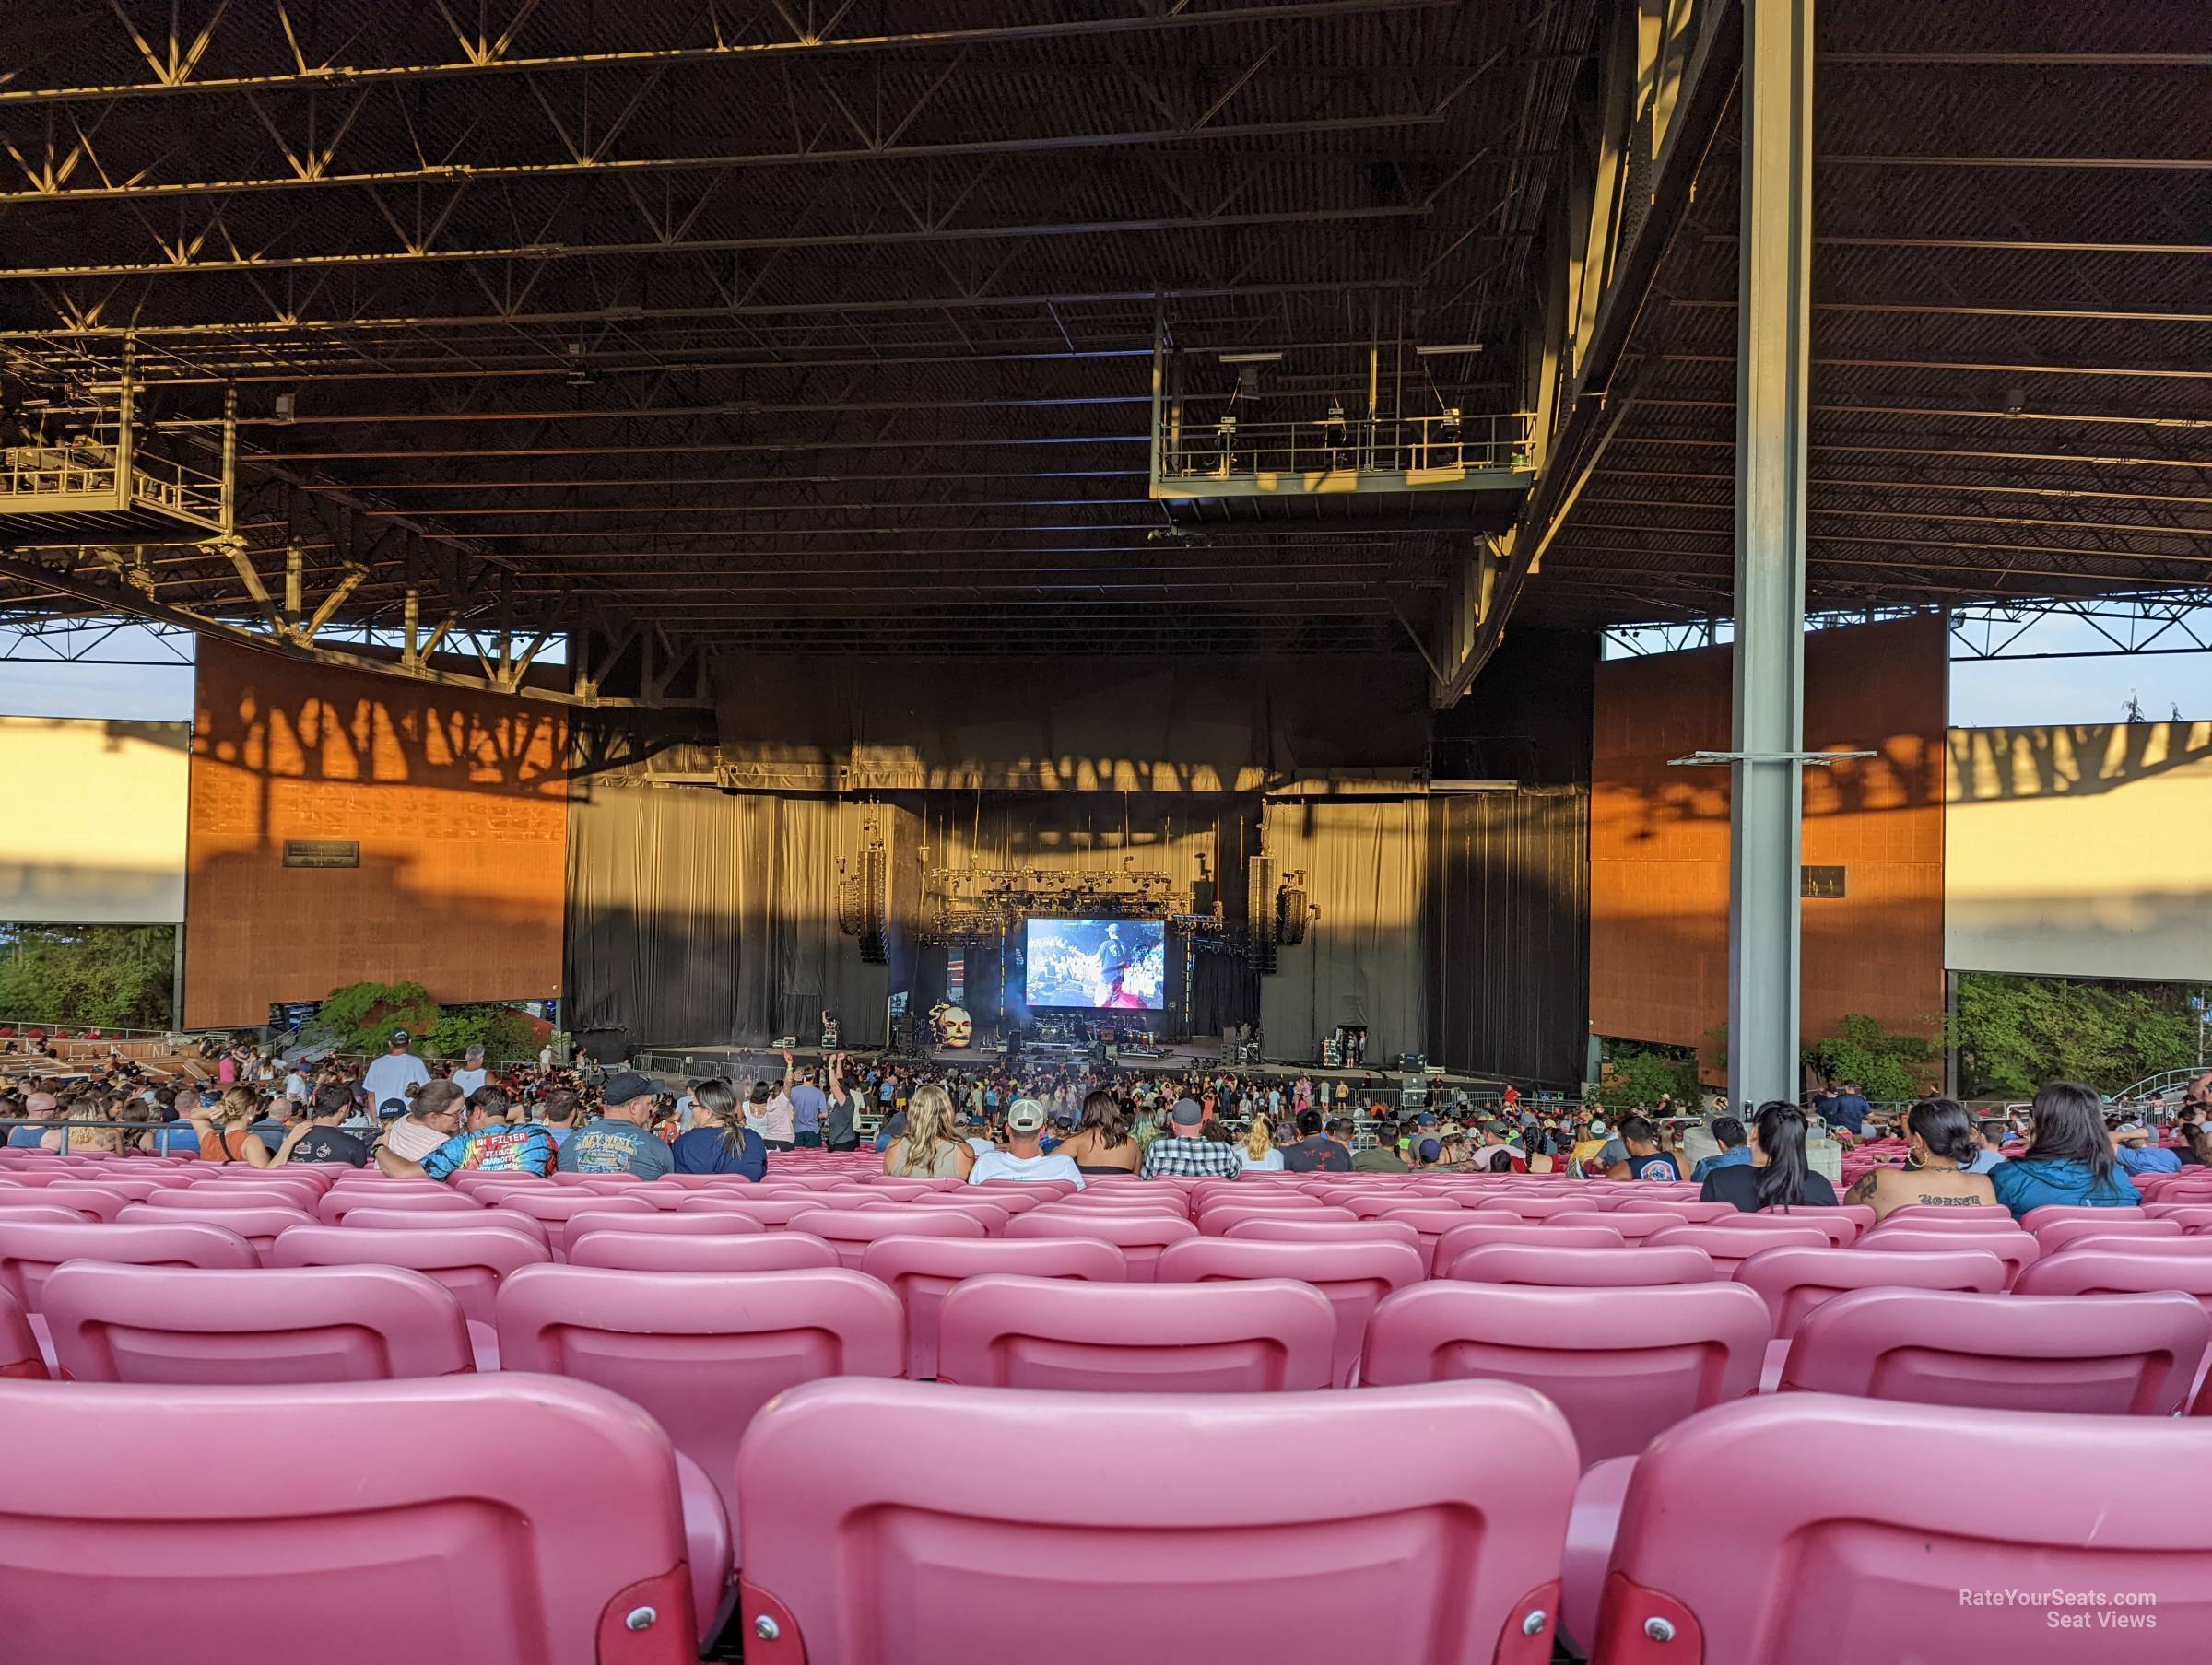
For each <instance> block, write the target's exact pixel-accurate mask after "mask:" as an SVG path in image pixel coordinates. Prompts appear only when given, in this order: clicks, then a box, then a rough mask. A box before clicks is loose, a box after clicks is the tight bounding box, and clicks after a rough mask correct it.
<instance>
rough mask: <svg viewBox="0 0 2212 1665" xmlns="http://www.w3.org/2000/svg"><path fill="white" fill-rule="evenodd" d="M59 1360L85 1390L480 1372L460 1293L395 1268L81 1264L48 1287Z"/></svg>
mask: <svg viewBox="0 0 2212 1665" xmlns="http://www.w3.org/2000/svg"><path fill="white" fill-rule="evenodd" d="M45 1300H46V1324H47V1329H48V1331H49V1332H50V1333H51V1334H52V1336H53V1356H54V1361H55V1363H57V1364H58V1365H60V1366H61V1367H62V1369H63V1370H64V1371H65V1372H66V1373H67V1374H68V1375H69V1376H70V1377H71V1378H74V1379H76V1380H77V1381H87V1382H173V1383H183V1384H190V1383H199V1384H214V1383H219V1382H244V1383H260V1384H276V1383H281V1382H363V1381H382V1380H387V1379H390V1378H397V1377H408V1376H450V1375H453V1374H455V1373H457V1372H459V1371H463V1370H473V1369H474V1368H476V1366H475V1363H474V1361H473V1357H472V1355H471V1354H470V1351H469V1343H468V1326H467V1324H466V1323H465V1321H464V1320H463V1319H462V1316H461V1307H460V1305H459V1303H457V1302H456V1301H455V1300H454V1299H453V1296H452V1294H451V1293H450V1292H449V1291H447V1290H445V1289H443V1288H441V1287H440V1286H439V1285H438V1284H434V1283H432V1282H431V1281H430V1280H429V1278H426V1277H424V1276H423V1275H422V1273H420V1272H407V1271H404V1270H402V1269H401V1268H399V1267H395V1266H317V1267H308V1268H303V1269H300V1270H298V1271H290V1272H204V1271H200V1270H197V1269H193V1268H180V1267H174V1266H117V1265H112V1264H107V1263H104V1262H101V1261H97V1260H77V1261H73V1262H72V1263H70V1264H69V1265H66V1266H63V1267H59V1268H57V1269H56V1270H55V1271H54V1272H53V1275H52V1276H51V1277H49V1278H48V1279H47V1280H46V1295H45Z"/></svg>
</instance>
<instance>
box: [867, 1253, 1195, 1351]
mask: <svg viewBox="0 0 2212 1665" xmlns="http://www.w3.org/2000/svg"><path fill="white" fill-rule="evenodd" d="M1179 1247H1181V1246H1179ZM860 1270H861V1271H862V1272H865V1274H866V1275H867V1276H869V1277H871V1278H875V1279H877V1280H878V1281H879V1282H881V1283H882V1284H885V1285H886V1286H887V1287H888V1288H889V1290H890V1291H891V1293H892V1294H893V1295H896V1296H898V1297H899V1304H900V1306H901V1307H904V1308H905V1310H906V1374H907V1375H908V1376H910V1377H912V1378H914V1379H916V1380H921V1379H924V1378H928V1377H933V1376H935V1375H936V1373H937V1307H938V1306H939V1305H940V1304H941V1303H942V1302H943V1301H944V1299H945V1294H946V1292H947V1290H949V1289H951V1288H952V1287H953V1285H954V1284H958V1283H959V1282H960V1281H961V1280H962V1279H963V1278H973V1277H982V1275H983V1274H985V1273H986V1272H1016V1273H1018V1274H1019V1275H1021V1276H1023V1277H1030V1278H1083V1279H1087V1280H1088V1281H1090V1282H1093V1283H1103V1284H1119V1283H1122V1282H1124V1281H1125V1279H1126V1278H1127V1275H1128V1263H1127V1262H1126V1261H1125V1260H1124V1259H1123V1258H1122V1251H1121V1250H1120V1249H1116V1248H1115V1247H1114V1246H1113V1245H1112V1244H1111V1243H1100V1242H1099V1241H1097V1240H1095V1239H1093V1238H1088V1237H1059V1238H1054V1237H1042V1238H1039V1239H1037V1240H1035V1241H1032V1242H1020V1243H1007V1242H982V1243H978V1242H975V1241H973V1240H971V1239H970V1238H966V1237H879V1238H877V1240H876V1241H875V1242H873V1243H871V1244H869V1245H868V1246H867V1249H865V1251H864V1252H863V1253H862V1255H861V1259H860Z"/></svg>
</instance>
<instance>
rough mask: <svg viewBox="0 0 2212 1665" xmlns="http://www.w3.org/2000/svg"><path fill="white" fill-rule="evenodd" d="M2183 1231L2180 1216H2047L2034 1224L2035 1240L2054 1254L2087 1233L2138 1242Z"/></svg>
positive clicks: (2112, 1211) (2110, 1210)
mask: <svg viewBox="0 0 2212 1665" xmlns="http://www.w3.org/2000/svg"><path fill="white" fill-rule="evenodd" d="M2037 1212H2041V1211H2040V1210H2039V1211H2037ZM2088 1212H2089V1213H2091V1214H2121V1213H2123V1212H2124V1211H2123V1210H2121V1209H2117V1208H2097V1209H2091V1210H2089V1211H2088ZM2183 1235H2184V1233H2183V1230H2182V1223H2181V1222H2180V1221H2179V1220H2148V1219H2139V1220H2077V1219H2066V1220H2046V1221H2044V1222H2043V1223H2042V1224H2041V1225H2038V1226H2037V1227H2036V1228H2035V1240H2036V1243H2037V1244H2038V1245H2039V1246H2040V1247H2041V1249H2042V1251H2043V1253H2045V1254H2047V1255H2054V1254H2056V1253H2058V1251H2059V1250H2060V1249H2065V1248H2067V1247H2068V1246H2069V1245H2072V1244H2075V1243H2079V1242H2081V1241H2083V1240H2084V1239H2086V1238H2089V1237H2100V1238H2105V1237H2110V1238H2117V1239H2120V1240H2123V1241H2126V1242H2130V1243H2140V1242H2143V1241H2144V1240H2146V1239H2147V1238H2160V1237H2162V1238H2166V1239H2168V1240H2172V1239H2176V1238H2179V1237H2183Z"/></svg>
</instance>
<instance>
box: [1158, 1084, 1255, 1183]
mask: <svg viewBox="0 0 2212 1665" xmlns="http://www.w3.org/2000/svg"><path fill="white" fill-rule="evenodd" d="M1205 1125H1206V1107H1205V1106H1203V1105H1201V1104H1200V1103H1199V1102H1198V1101H1197V1100H1196V1099H1195V1098H1178V1099H1177V1100H1176V1101H1175V1108H1174V1109H1173V1110H1171V1112H1169V1115H1168V1131H1167V1132H1166V1133H1164V1134H1163V1135H1161V1136H1160V1137H1159V1138H1158V1139H1155V1140H1154V1141H1153V1142H1152V1145H1151V1148H1150V1149H1149V1150H1147V1151H1146V1152H1145V1166H1144V1167H1143V1169H1142V1170H1141V1171H1142V1173H1143V1176H1144V1178H1147V1179H1157V1178H1159V1177H1160V1176H1161V1175H1162V1174H1172V1175H1174V1176H1176V1177H1177V1178H1198V1179H1204V1178H1214V1179H1234V1178H1239V1177H1240V1176H1241V1175H1242V1173H1243V1172H1244V1164H1243V1161H1242V1160H1241V1158H1240V1157H1239V1155H1238V1154H1237V1147H1236V1146H1235V1145H1233V1144H1216V1143H1214V1142H1213V1141H1212V1140H1210V1139H1201V1138H1200V1137H1199V1136H1198V1131H1199V1129H1201V1128H1203V1127H1204V1126H1205Z"/></svg>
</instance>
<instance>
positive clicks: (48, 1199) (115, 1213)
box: [36, 1185, 146, 1220]
mask: <svg viewBox="0 0 2212 1665" xmlns="http://www.w3.org/2000/svg"><path fill="white" fill-rule="evenodd" d="M36 1201H37V1202H38V1205H39V1206H40V1207H41V1208H66V1209H72V1210H74V1211H75V1212H76V1214H79V1215H81V1216H82V1217H83V1218H85V1219H87V1220H120V1219H121V1218H122V1217H123V1211H124V1209H126V1208H139V1209H143V1208H144V1207H145V1206H146V1204H145V1203H143V1202H132V1201H131V1200H130V1198H128V1197H126V1196H124V1194H123V1192H121V1191H112V1190H102V1189H101V1188H100V1187H98V1186H91V1185H49V1186H45V1187H42V1188H41V1190H40V1191H39V1193H38V1195H37V1198H36Z"/></svg>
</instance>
